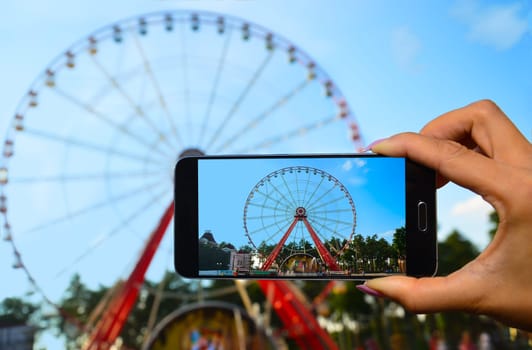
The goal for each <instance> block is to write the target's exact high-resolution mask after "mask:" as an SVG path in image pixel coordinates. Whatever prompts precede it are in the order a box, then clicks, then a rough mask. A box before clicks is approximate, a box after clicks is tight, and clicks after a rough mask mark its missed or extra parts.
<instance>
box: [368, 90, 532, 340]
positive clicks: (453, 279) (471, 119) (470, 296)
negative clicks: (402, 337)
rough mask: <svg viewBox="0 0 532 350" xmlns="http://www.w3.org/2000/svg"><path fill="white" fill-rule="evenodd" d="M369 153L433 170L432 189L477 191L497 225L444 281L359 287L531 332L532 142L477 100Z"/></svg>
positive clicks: (420, 309) (416, 308)
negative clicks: (449, 184)
mask: <svg viewBox="0 0 532 350" xmlns="http://www.w3.org/2000/svg"><path fill="white" fill-rule="evenodd" d="M371 150H372V151H373V152H375V153H379V154H383V155H388V156H401V157H408V158H410V159H412V160H414V161H416V162H418V163H420V164H424V165H425V166H428V167H430V168H433V169H435V170H436V171H437V172H438V181H437V182H438V185H439V186H443V185H444V184H445V183H447V182H448V181H452V182H454V183H456V184H458V185H460V186H463V187H465V188H468V189H470V190H472V191H473V192H475V193H478V194H479V195H481V196H482V197H483V198H484V200H486V201H487V202H489V203H490V204H491V205H492V206H493V207H494V208H495V210H496V211H497V214H498V216H499V220H500V222H499V226H498V230H497V233H496V234H495V237H494V239H493V241H492V242H491V243H490V244H489V245H488V247H487V248H486V249H485V250H484V251H483V252H482V253H481V254H480V255H479V256H478V257H477V258H476V259H475V260H473V261H471V262H470V263H468V264H467V265H465V266H463V267H462V268H461V269H459V270H457V271H455V272H453V273H452V274H450V275H448V276H445V277H427V278H419V279H416V278H413V277H406V276H391V277H384V278H378V279H373V280H369V281H367V282H366V283H365V285H364V287H367V288H369V289H370V290H369V291H370V292H374V293H371V294H373V295H379V296H383V297H387V298H389V299H391V300H394V301H397V302H399V303H400V304H402V305H403V306H404V307H405V308H406V309H408V310H410V311H411V312H415V313H432V312H441V311H464V312H470V313H475V314H483V315H488V316H490V317H492V318H494V319H497V320H499V321H501V322H503V323H505V324H507V325H509V326H513V327H516V328H520V329H524V330H528V331H532V144H531V143H530V142H529V141H528V140H527V139H526V138H525V137H524V136H523V135H522V134H521V133H520V132H519V130H518V129H517V128H516V127H515V126H514V125H513V123H512V122H511V121H510V119H509V118H508V117H507V116H506V115H505V114H504V113H503V112H502V111H501V110H500V109H499V107H498V106H497V105H496V104H495V103H493V102H491V101H489V100H483V101H478V102H475V103H473V104H470V105H468V106H466V107H463V108H460V109H457V110H454V111H451V112H448V113H445V114H443V115H441V116H440V117H438V118H436V119H434V120H433V121H431V122H430V123H429V124H427V125H426V126H425V127H424V128H423V129H422V130H421V132H420V133H419V134H416V133H402V134H398V135H395V136H392V137H390V138H388V139H385V140H382V141H380V142H378V143H376V144H374V145H373V146H372V147H371ZM364 287H363V288H364ZM363 288H361V290H363ZM366 292H367V290H366Z"/></svg>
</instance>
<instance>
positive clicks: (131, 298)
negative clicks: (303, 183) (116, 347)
mask: <svg viewBox="0 0 532 350" xmlns="http://www.w3.org/2000/svg"><path fill="white" fill-rule="evenodd" d="M173 211H174V205H173V203H172V204H171V205H170V206H169V207H168V208H167V210H166V211H165V213H164V215H163V217H162V218H161V220H160V222H159V225H158V226H157V227H156V228H155V230H154V231H153V232H152V234H151V235H150V237H149V239H148V241H147V242H146V246H145V248H144V250H143V252H142V254H141V256H140V258H139V260H138V262H137V264H136V265H135V268H134V269H133V271H132V272H131V274H130V276H129V278H128V279H127V280H126V281H125V282H124V283H123V284H120V285H119V286H118V288H117V291H115V293H114V296H113V297H112V298H111V300H110V301H109V303H108V307H107V308H106V311H105V312H104V313H103V314H102V315H101V317H100V320H99V321H98V323H97V324H96V326H95V327H94V328H93V329H92V330H91V331H90V334H89V339H88V341H87V342H86V343H85V344H84V346H83V349H84V350H107V349H109V348H110V347H111V346H112V345H113V344H114V342H115V341H116V339H117V337H118V336H119V335H120V332H121V330H122V328H123V326H124V323H125V322H126V320H127V317H128V315H129V313H130V312H131V309H132V308H133V306H134V305H135V303H136V300H137V297H138V292H139V289H140V286H141V285H142V283H143V282H144V276H145V273H146V270H147V269H148V267H149V265H150V262H151V260H152V258H153V255H154V254H155V252H156V250H157V248H158V246H159V243H160V242H161V240H162V238H163V235H164V233H165V232H166V230H167V229H168V226H169V224H170V221H171V219H172V216H173ZM303 219H304V217H296V220H294V223H296V222H297V221H300V220H303ZM294 225H295V224H294ZM289 234H290V232H288V234H287V236H288V235H289ZM258 283H259V285H260V287H261V289H262V290H263V292H264V293H265V294H266V295H271V296H272V298H271V300H270V302H271V304H272V306H273V309H274V310H275V312H276V313H277V315H278V316H279V318H280V319H281V321H282V322H283V324H284V327H285V330H286V332H287V334H288V336H289V337H290V338H293V339H294V340H295V341H296V342H297V343H298V345H299V346H300V348H301V349H331V350H335V349H337V346H336V344H335V343H334V342H333V340H332V339H331V338H330V336H329V335H328V333H327V332H326V331H325V330H323V329H322V328H321V327H320V325H319V324H318V322H317V321H316V318H315V316H314V315H313V314H312V312H311V306H310V305H309V304H308V303H307V302H306V301H305V300H304V297H303V296H302V295H301V293H300V292H299V291H298V290H297V288H296V287H295V286H294V285H292V284H291V283H290V282H288V281H270V280H263V281H259V282H258Z"/></svg>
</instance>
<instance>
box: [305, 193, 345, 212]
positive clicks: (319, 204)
mask: <svg viewBox="0 0 532 350" xmlns="http://www.w3.org/2000/svg"><path fill="white" fill-rule="evenodd" d="M343 200H345V196H338V197H336V198H333V199H331V200H329V201H327V202H317V203H316V205H312V206H310V207H309V208H308V210H309V211H314V210H315V209H321V208H324V207H325V208H327V207H328V206H330V205H331V204H334V203H338V202H340V201H343Z"/></svg>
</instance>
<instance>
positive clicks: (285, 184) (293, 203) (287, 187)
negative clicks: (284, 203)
mask: <svg viewBox="0 0 532 350" xmlns="http://www.w3.org/2000/svg"><path fill="white" fill-rule="evenodd" d="M281 179H282V180H283V184H284V186H285V188H286V192H287V193H288V194H289V195H290V198H291V200H292V202H291V203H292V205H293V206H294V207H297V206H299V203H298V201H297V200H296V199H295V198H294V195H293V194H292V190H291V189H290V186H288V183H287V182H286V178H285V177H284V176H281Z"/></svg>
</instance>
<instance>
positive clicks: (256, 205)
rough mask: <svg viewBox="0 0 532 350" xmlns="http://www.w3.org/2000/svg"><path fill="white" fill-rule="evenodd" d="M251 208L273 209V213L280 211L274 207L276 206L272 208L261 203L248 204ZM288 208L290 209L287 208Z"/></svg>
mask: <svg viewBox="0 0 532 350" xmlns="http://www.w3.org/2000/svg"><path fill="white" fill-rule="evenodd" d="M248 205H249V206H252V207H257V208H261V209H271V210H273V211H278V210H279V208H278V207H274V206H271V205H266V204H261V203H253V202H250V203H248ZM287 208H288V207H287ZM285 212H287V213H288V210H286V211H285Z"/></svg>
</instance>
